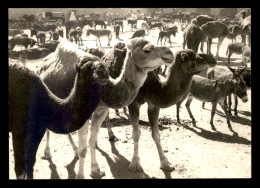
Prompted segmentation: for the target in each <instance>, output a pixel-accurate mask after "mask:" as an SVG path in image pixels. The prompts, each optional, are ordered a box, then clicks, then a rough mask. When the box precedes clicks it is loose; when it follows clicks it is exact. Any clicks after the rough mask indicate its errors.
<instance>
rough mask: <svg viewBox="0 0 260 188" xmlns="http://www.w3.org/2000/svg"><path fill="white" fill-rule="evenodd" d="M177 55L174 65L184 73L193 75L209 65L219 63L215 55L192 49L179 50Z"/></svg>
mask: <svg viewBox="0 0 260 188" xmlns="http://www.w3.org/2000/svg"><path fill="white" fill-rule="evenodd" d="M175 57H176V58H175V63H174V65H175V66H177V67H178V68H180V69H182V71H183V72H184V73H187V74H191V75H194V74H197V73H199V72H201V71H203V70H205V69H206V68H208V67H214V66H216V64H217V61H216V60H215V59H214V57H213V55H209V54H196V53H195V52H194V51H193V50H190V49H184V50H180V51H177V52H176V54H175Z"/></svg>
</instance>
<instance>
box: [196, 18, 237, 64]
mask: <svg viewBox="0 0 260 188" xmlns="http://www.w3.org/2000/svg"><path fill="white" fill-rule="evenodd" d="M200 28H201V30H202V31H203V32H204V34H205V35H206V36H207V40H208V42H207V53H208V54H211V43H212V39H213V38H218V44H217V53H216V58H217V59H218V58H219V48H220V45H221V43H222V41H223V40H224V38H225V37H227V36H228V37H229V36H233V33H230V31H229V30H228V27H227V26H226V25H225V24H223V23H221V22H218V21H211V22H208V23H206V24H203V25H202V26H201V27H200Z"/></svg>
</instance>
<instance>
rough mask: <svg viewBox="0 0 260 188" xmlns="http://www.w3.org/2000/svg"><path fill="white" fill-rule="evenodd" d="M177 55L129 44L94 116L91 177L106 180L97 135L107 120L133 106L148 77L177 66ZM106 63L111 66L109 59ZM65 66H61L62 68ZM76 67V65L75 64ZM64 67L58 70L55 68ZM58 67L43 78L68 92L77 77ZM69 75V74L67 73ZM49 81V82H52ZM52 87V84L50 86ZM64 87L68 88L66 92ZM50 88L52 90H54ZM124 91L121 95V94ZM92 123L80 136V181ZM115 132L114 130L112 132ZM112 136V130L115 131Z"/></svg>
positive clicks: (147, 45)
mask: <svg viewBox="0 0 260 188" xmlns="http://www.w3.org/2000/svg"><path fill="white" fill-rule="evenodd" d="M173 58H174V56H173V54H172V52H171V51H170V49H169V48H167V47H155V46H154V45H152V44H151V43H150V42H149V41H147V40H145V39H142V38H134V39H132V40H131V41H130V43H128V44H127V53H126V58H124V59H123V61H124V65H123V70H122V72H121V74H120V76H119V77H118V78H117V79H115V80H114V79H112V78H110V81H111V83H110V84H109V85H107V87H104V88H103V89H102V91H101V92H102V93H103V94H102V98H101V102H100V104H99V107H98V109H97V110H96V111H95V113H94V114H93V116H92V119H91V124H92V126H91V136H90V140H89V146H90V152H91V159H92V160H91V176H92V177H102V176H103V175H104V173H103V172H101V171H100V168H99V166H98V164H97V162H96V157H95V147H96V143H97V134H98V131H99V129H100V127H101V124H102V122H103V121H104V120H105V117H106V116H107V113H108V110H109V108H113V109H118V108H122V107H125V106H127V105H128V104H129V103H131V102H132V101H133V100H134V99H135V97H136V96H137V94H138V91H139V89H140V87H141V86H142V85H143V83H144V81H145V79H146V78H147V73H148V72H149V71H152V70H154V69H156V68H158V67H159V66H161V65H170V64H172V63H173ZM102 62H104V63H107V60H106V58H104V59H103V60H102ZM61 63H62V62H60V63H58V64H61ZM71 64H73V61H71ZM60 66H61V67H63V70H62V68H60V69H58V70H54V69H52V67H60ZM60 66H57V65H56V63H55V62H49V68H50V69H49V73H48V74H49V75H47V74H46V73H44V71H45V72H47V71H48V70H47V69H48V67H47V68H46V69H45V70H42V74H43V75H44V74H46V75H45V76H46V78H45V81H47V80H49V81H52V80H54V77H53V76H55V75H53V74H56V79H55V84H56V85H55V84H53V81H52V83H49V85H52V89H54V90H57V89H59V90H61V91H63V92H64V90H65V91H67V89H68V88H65V87H64V86H65V84H61V82H63V83H65V82H66V81H67V82H71V79H73V75H75V73H73V72H71V71H70V70H71V69H70V68H69V66H71V65H70V64H66V65H60ZM65 72H66V73H65ZM61 75H70V76H71V78H70V80H68V78H67V76H66V77H62V76H61ZM48 77H49V78H48ZM47 85H48V84H47ZM63 87H64V88H63ZM52 89H51V88H50V90H52ZM118 91H120V92H118ZM88 125H89V124H88V121H87V122H86V123H85V126H83V127H82V129H80V130H79V131H78V136H79V145H78V155H79V171H78V173H77V175H76V178H77V179H83V178H84V159H85V157H86V152H87V133H88ZM110 129H111V128H110ZM111 132H112V130H111Z"/></svg>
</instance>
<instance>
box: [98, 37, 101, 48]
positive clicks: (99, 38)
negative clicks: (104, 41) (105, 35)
mask: <svg viewBox="0 0 260 188" xmlns="http://www.w3.org/2000/svg"><path fill="white" fill-rule="evenodd" d="M98 41H99V46H100V47H101V42H100V38H99V37H98Z"/></svg>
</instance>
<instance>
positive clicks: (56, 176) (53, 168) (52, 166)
mask: <svg viewBox="0 0 260 188" xmlns="http://www.w3.org/2000/svg"><path fill="white" fill-rule="evenodd" d="M46 160H47V161H48V162H49V163H50V165H49V168H50V170H51V178H50V179H60V176H59V174H58V172H57V167H56V165H55V164H54V163H53V161H52V159H51V158H49V159H46Z"/></svg>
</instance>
